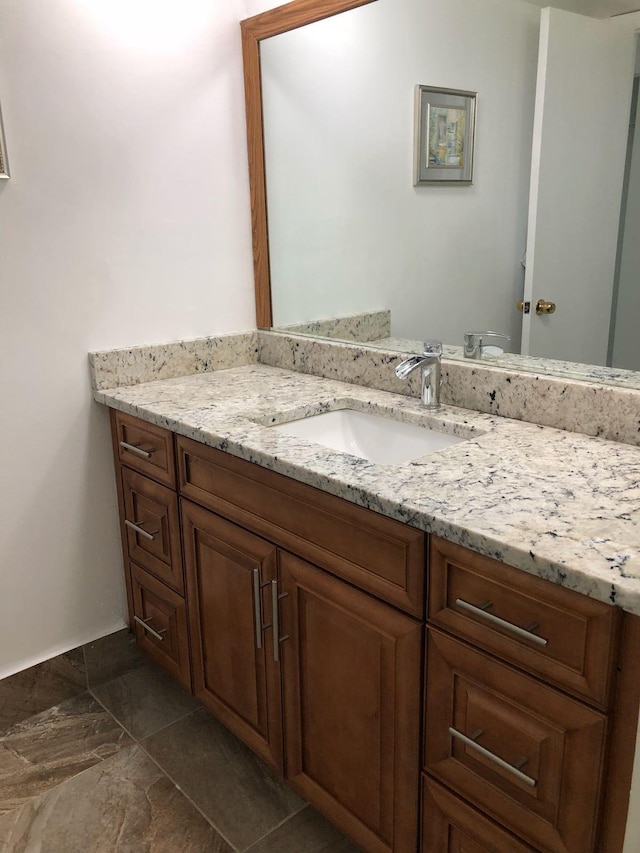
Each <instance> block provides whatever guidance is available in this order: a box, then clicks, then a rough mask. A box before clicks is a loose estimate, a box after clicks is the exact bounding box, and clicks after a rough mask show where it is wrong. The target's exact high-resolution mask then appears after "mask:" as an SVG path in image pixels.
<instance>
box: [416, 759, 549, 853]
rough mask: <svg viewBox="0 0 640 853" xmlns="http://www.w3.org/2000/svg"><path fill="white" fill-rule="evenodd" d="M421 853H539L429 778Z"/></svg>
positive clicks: (424, 788) (425, 783) (424, 785)
mask: <svg viewBox="0 0 640 853" xmlns="http://www.w3.org/2000/svg"><path fill="white" fill-rule="evenodd" d="M420 849H421V851H422V853H436V852H437V853H536V851H535V849H534V848H533V847H529V846H528V845H526V844H523V843H522V842H520V841H518V840H517V839H516V838H514V837H513V835H511V833H510V832H507V831H506V830H504V829H502V827H500V826H498V825H497V824H495V823H494V822H493V821H492V820H489V818H487V817H485V816H484V815H483V814H481V813H480V812H479V811H476V809H474V808H472V807H471V806H470V805H469V804H468V803H465V802H464V800H461V799H460V798H459V797H456V796H455V794H452V793H451V792H450V791H448V790H447V789H446V788H443V787H442V785H438V783H437V782H434V781H433V779H429V777H428V776H423V777H422V846H421V848H420Z"/></svg>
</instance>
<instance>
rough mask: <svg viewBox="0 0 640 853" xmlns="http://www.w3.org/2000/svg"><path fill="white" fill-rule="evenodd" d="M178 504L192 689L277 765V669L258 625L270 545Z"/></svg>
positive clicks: (264, 606)
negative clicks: (182, 544) (180, 522)
mask: <svg viewBox="0 0 640 853" xmlns="http://www.w3.org/2000/svg"><path fill="white" fill-rule="evenodd" d="M181 511H182V522H183V533H184V554H185V568H186V577H187V591H188V608H189V627H190V632H191V643H192V671H193V688H194V690H193V692H194V695H195V696H196V697H197V698H198V699H200V701H201V702H202V703H203V704H204V705H206V706H207V707H208V708H209V709H210V710H211V711H212V712H213V713H214V714H215V715H216V717H218V718H219V719H220V720H221V721H222V722H223V723H224V724H225V725H226V726H227V727H228V728H229V729H231V731H233V732H235V734H237V735H238V737H240V738H241V739H242V740H244V741H245V743H247V744H248V746H250V747H251V749H253V750H254V751H255V752H257V753H258V755H260V756H261V757H262V758H263V759H264V760H265V761H266V762H268V763H269V764H271V765H272V766H273V767H275V768H277V769H278V770H279V771H280V772H282V770H283V760H282V706H281V700H280V670H279V665H278V664H277V663H276V662H275V661H274V659H273V654H272V643H271V630H270V628H264V627H263V626H264V625H265V623H266V622H267V621H268V620H267V619H266V618H264V616H265V614H267V613H270V612H271V608H270V604H271V592H270V587H271V581H272V580H273V579H274V578H275V574H276V549H275V547H274V546H273V545H272V544H271V543H270V542H266V541H265V540H264V539H260V538H259V537H257V536H254V535H253V534H251V533H248V532H247V531H246V530H243V529H242V528H241V527H237V526H236V525H235V524H231V523H230V522H228V521H225V520H224V519H222V518H220V517H219V516H217V515H214V514H213V513H211V512H208V511H207V510H204V509H201V508H200V507H197V506H195V505H194V504H191V503H189V502H188V501H182V505H181ZM267 587H268V589H267ZM265 592H266V593H267V595H265V594H264V593H265Z"/></svg>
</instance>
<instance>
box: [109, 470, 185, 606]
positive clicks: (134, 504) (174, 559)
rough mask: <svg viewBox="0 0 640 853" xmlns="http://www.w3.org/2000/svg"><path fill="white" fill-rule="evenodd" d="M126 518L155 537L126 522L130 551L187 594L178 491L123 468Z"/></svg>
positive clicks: (163, 579)
mask: <svg viewBox="0 0 640 853" xmlns="http://www.w3.org/2000/svg"><path fill="white" fill-rule="evenodd" d="M122 494H123V506H124V519H125V521H130V522H132V523H135V524H136V526H138V527H140V529H141V530H144V531H145V532H146V533H147V534H149V536H152V537H153V538H152V539H149V538H148V537H147V536H145V535H143V534H142V533H139V532H137V531H136V530H134V529H133V528H131V527H129V526H127V525H126V524H124V522H123V524H124V535H125V540H126V543H127V551H128V554H129V557H130V559H131V560H133V562H135V563H137V564H138V565H139V566H142V568H143V569H146V570H147V571H148V572H151V574H153V575H155V576H156V577H157V578H158V579H159V580H161V581H163V582H164V583H166V584H167V585H168V586H170V587H171V588H172V589H173V590H175V591H176V592H178V593H180V595H183V594H184V577H183V573H182V549H181V546H180V519H179V516H178V498H177V495H176V493H175V492H172V491H171V489H167V488H166V487H165V486H161V485H160V484H159V483H156V482H154V481H153V480H150V479H149V478H148V477H143V476H142V474H138V473H136V472H135V471H130V470H129V469H128V468H123V469H122Z"/></svg>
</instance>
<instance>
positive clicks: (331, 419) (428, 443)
mask: <svg viewBox="0 0 640 853" xmlns="http://www.w3.org/2000/svg"><path fill="white" fill-rule="evenodd" d="M271 429H274V430H275V431H276V432H281V433H284V434H285V435H290V436H293V437H295V438H303V439H306V440H307V441H313V442H315V443H316V444H321V445H322V446H323V447H329V448H331V450H339V451H342V452H343V453H350V454H352V455H353V456H359V457H360V458H362V459H368V460H369V461H370V462H376V463H377V464H379V465H399V464H400V463H402V462H410V461H411V460H413V459H419V458H420V457H421V456H425V455H426V454H427V453H433V451H435V450H442V449H443V448H445V447H451V446H452V445H454V444H459V443H460V442H461V441H465V440H466V439H464V438H461V437H460V436H457V435H450V434H449V433H446V432H441V431H440V430H436V429H430V428H429V427H427V426H418V425H416V424H409V423H404V422H402V421H395V420H391V419H390V418H383V417H380V415H374V414H371V413H369V412H358V411H355V410H354V409H339V410H338V411H335V412H324V413H323V414H320V415H310V416H309V417H306V418H302V419H300V420H297V421H289V422H288V423H284V424H276V425H275V426H273V427H271Z"/></svg>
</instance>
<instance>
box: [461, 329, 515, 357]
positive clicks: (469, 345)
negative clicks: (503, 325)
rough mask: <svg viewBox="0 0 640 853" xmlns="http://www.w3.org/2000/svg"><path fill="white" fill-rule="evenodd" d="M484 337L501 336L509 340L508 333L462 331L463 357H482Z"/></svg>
mask: <svg viewBox="0 0 640 853" xmlns="http://www.w3.org/2000/svg"><path fill="white" fill-rule="evenodd" d="M484 338H503V339H504V340H506V341H510V340H511V338H510V337H509V335H505V334H503V333H502V332H465V333H464V357H465V358H475V359H478V358H482V351H483V349H484V345H483V341H484Z"/></svg>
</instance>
